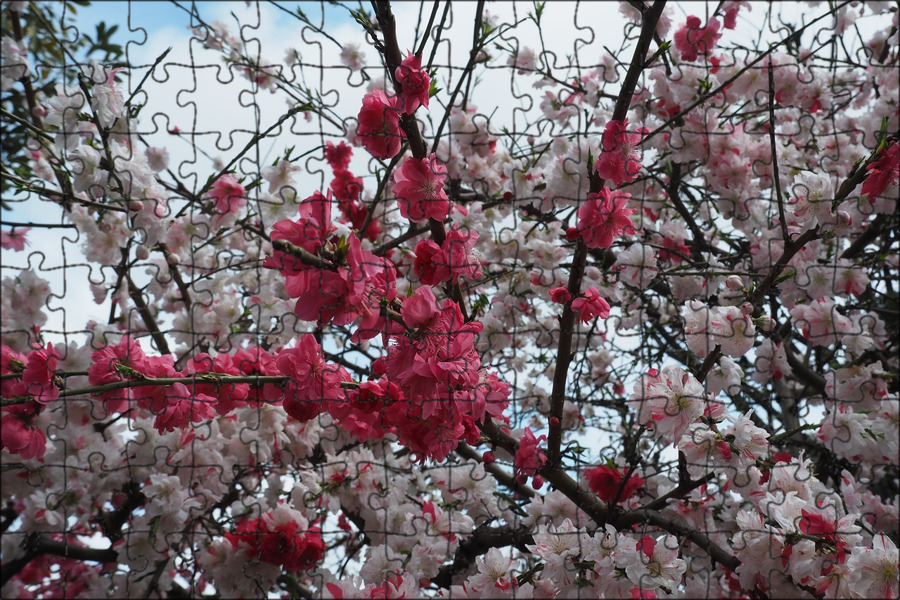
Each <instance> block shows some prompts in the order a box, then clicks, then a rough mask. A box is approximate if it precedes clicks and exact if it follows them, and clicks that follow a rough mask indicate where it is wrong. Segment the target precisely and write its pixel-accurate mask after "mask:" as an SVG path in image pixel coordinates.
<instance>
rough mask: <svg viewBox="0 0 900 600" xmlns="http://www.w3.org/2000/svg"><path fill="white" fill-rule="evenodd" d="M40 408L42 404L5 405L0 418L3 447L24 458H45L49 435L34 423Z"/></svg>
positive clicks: (0, 436)
mask: <svg viewBox="0 0 900 600" xmlns="http://www.w3.org/2000/svg"><path fill="white" fill-rule="evenodd" d="M40 410H41V408H40V406H39V405H34V404H31V405H27V404H17V405H12V406H6V407H4V408H3V413H4V414H3V417H2V418H0V440H2V447H3V448H6V449H7V450H9V451H10V452H11V453H12V454H18V455H19V456H21V457H22V458H24V459H28V458H38V459H40V458H43V456H44V451H45V450H46V447H47V435H46V434H45V433H44V431H43V430H42V429H41V428H40V427H38V426H37V425H35V423H34V421H35V419H36V418H37V415H38V414H39V413H40Z"/></svg>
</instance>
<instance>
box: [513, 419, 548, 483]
mask: <svg viewBox="0 0 900 600" xmlns="http://www.w3.org/2000/svg"><path fill="white" fill-rule="evenodd" d="M546 439H547V436H546V435H542V436H541V437H539V438H536V437H534V433H532V431H531V429H530V428H528V427H526V428H525V431H523V432H522V437H521V438H519V448H518V449H517V450H516V460H515V465H514V469H515V472H516V478H517V479H518V480H519V481H520V482H522V483H524V481H525V480H526V479H527V478H528V477H533V476H534V475H537V474H538V471H540V470H541V469H542V468H543V466H544V464H545V463H546V462H547V456H546V455H545V454H544V451H543V450H541V448H540V444H541V442H543V441H544V440H546Z"/></svg>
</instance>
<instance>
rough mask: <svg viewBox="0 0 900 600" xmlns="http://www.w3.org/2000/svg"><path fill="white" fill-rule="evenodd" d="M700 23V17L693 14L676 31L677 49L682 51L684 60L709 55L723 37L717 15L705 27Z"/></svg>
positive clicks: (691, 60)
mask: <svg viewBox="0 0 900 600" xmlns="http://www.w3.org/2000/svg"><path fill="white" fill-rule="evenodd" d="M735 14H736V13H735ZM700 23H701V21H700V18H699V17H695V16H693V15H692V16H690V17H688V18H687V22H685V24H684V25H683V26H682V27H681V28H680V29H679V30H678V31H676V32H675V49H676V50H678V52H680V53H681V59H682V60H685V61H688V62H693V61H695V60H697V58H699V57H700V56H706V55H708V54H709V53H710V52H712V50H713V48H715V47H716V43H717V42H718V41H719V38H720V37H722V34H721V33H719V27H720V25H719V20H718V19H716V18H715V17H713V18H712V19H710V20H709V22H707V24H706V26H705V27H701V26H700Z"/></svg>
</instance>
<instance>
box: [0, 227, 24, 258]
mask: <svg viewBox="0 0 900 600" xmlns="http://www.w3.org/2000/svg"><path fill="white" fill-rule="evenodd" d="M29 231H31V227H13V228H12V229H10V230H9V231H0V248H3V249H4V250H15V251H16V252H21V251H22V250H24V249H25V246H27V245H29V244H28V240H27V239H26V238H25V236H26V234H27V233H28V232H29Z"/></svg>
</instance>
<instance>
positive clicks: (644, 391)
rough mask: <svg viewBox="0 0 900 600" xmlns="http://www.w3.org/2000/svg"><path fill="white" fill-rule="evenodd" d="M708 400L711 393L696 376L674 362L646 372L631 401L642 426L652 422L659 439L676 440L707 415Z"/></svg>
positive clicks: (670, 441) (629, 401) (630, 403)
mask: <svg viewBox="0 0 900 600" xmlns="http://www.w3.org/2000/svg"><path fill="white" fill-rule="evenodd" d="M708 400H709V395H708V394H707V393H706V391H705V390H704V389H703V385H702V384H701V383H700V382H699V381H697V379H696V378H695V377H694V376H693V375H691V374H690V373H686V372H685V371H684V370H682V369H681V368H680V367H676V366H674V365H670V366H666V367H663V369H662V371H656V370H655V369H654V370H651V372H650V373H649V374H647V375H645V376H644V377H643V378H642V379H641V381H640V382H638V383H637V385H635V388H634V393H633V394H632V395H631V397H630V398H629V399H628V404H629V405H631V406H632V408H634V409H635V410H636V411H637V413H638V414H637V422H638V423H639V424H640V425H644V426H650V425H652V426H653V427H654V430H653V431H654V434H655V436H656V437H657V438H662V439H664V440H665V441H666V442H668V443H672V442H678V441H679V440H680V439H681V437H682V436H683V435H684V432H685V431H687V429H688V427H689V426H690V425H691V423H693V422H694V421H695V420H696V419H697V418H698V417H700V416H701V415H702V414H703V411H704V408H706V406H707V401H708Z"/></svg>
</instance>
